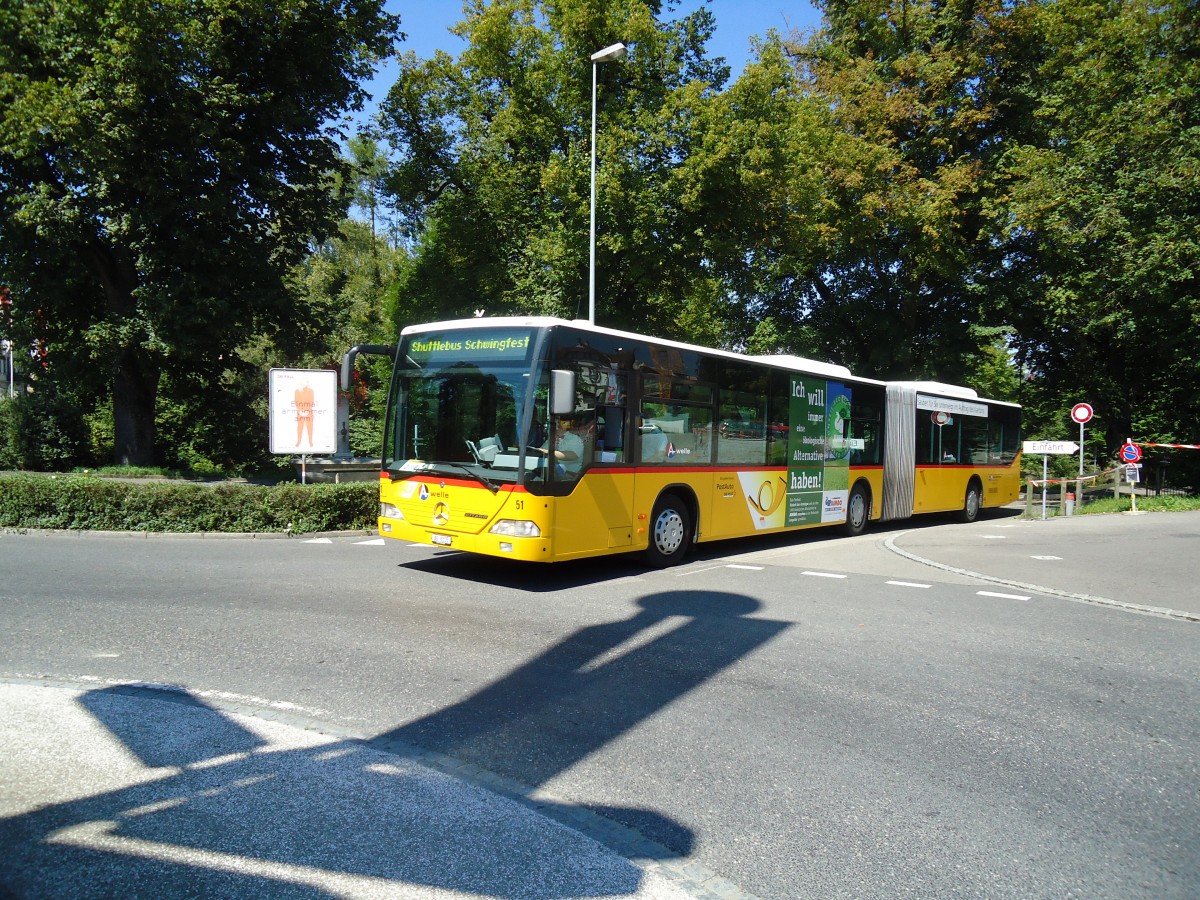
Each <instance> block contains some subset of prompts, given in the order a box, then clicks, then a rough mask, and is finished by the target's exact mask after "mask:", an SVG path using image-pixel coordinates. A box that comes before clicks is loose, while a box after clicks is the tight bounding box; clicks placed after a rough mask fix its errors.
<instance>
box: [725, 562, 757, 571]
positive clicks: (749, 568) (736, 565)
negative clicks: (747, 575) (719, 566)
mask: <svg viewBox="0 0 1200 900" xmlns="http://www.w3.org/2000/svg"><path fill="white" fill-rule="evenodd" d="M725 568H727V569H746V570H747V571H750V572H761V571H762V570H763V567H762V566H742V565H738V564H737V563H730V564H729V565H727V566H726V567H725Z"/></svg>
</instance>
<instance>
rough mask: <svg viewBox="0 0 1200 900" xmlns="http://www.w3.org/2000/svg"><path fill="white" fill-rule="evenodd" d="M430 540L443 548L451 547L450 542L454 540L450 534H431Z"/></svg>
mask: <svg viewBox="0 0 1200 900" xmlns="http://www.w3.org/2000/svg"><path fill="white" fill-rule="evenodd" d="M429 538H430V540H432V541H433V542H434V543H435V544H441V545H442V546H443V547H449V546H450V542H451V541H452V540H453V538H452V537H450V535H448V534H431V535H430V536H429Z"/></svg>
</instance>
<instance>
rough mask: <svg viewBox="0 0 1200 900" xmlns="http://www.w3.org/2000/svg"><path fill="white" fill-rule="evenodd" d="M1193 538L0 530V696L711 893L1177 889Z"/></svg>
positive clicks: (1195, 736)
mask: <svg viewBox="0 0 1200 900" xmlns="http://www.w3.org/2000/svg"><path fill="white" fill-rule="evenodd" d="M1197 538H1200V514H1194V513H1178V514H1163V515H1155V516H1143V517H1138V518H1136V519H1134V518H1127V517H1104V519H1103V520H1102V521H1101V520H1097V519H1095V518H1079V519H1075V520H1062V521H1060V520H1055V521H1051V522H1024V521H1020V520H1017V519H1014V518H1010V517H1003V516H1002V517H999V518H996V517H993V518H989V519H987V520H984V521H980V522H977V523H975V524H973V525H970V526H957V525H948V524H940V523H938V524H929V523H926V522H920V523H917V524H915V525H914V524H913V523H906V524H905V525H903V526H901V527H897V528H893V529H890V530H887V529H885V530H880V531H877V532H876V533H873V534H868V535H865V536H863V537H861V538H853V539H844V538H837V539H835V538H830V537H828V536H825V535H820V534H816V533H811V534H809V535H806V536H804V537H802V538H801V539H800V540H799V541H797V540H794V539H792V540H779V539H774V540H772V539H766V540H758V541H737V542H728V543H724V544H720V545H716V546H705V547H702V548H701V552H700V553H698V554H697V555H696V556H695V557H694V558H693V559H692V560H691V561H690V562H689V563H688V564H687V565H685V566H683V567H681V568H678V569H672V570H667V571H663V572H657V571H648V570H646V569H644V568H641V567H639V566H638V565H637V564H636V563H635V562H631V561H627V560H622V559H618V560H611V559H610V560H603V561H595V562H589V563H585V564H580V565H571V566H562V567H550V568H547V567H536V566H514V565H507V564H502V563H499V562H495V561H490V560H486V559H479V558H471V557H466V556H463V555H460V554H457V553H449V552H447V553H439V552H434V551H432V550H430V549H428V548H413V547H403V546H379V545H378V544H377V542H374V541H371V540H369V539H367V538H364V537H350V536H339V537H334V538H332V539H330V540H328V541H327V542H319V543H317V542H308V541H304V540H300V539H291V540H219V539H208V538H204V539H201V538H179V537H176V538H167V537H151V538H133V537H113V536H95V535H93V536H65V535H39V534H26V535H20V534H8V535H0V572H3V578H2V579H0V681H4V682H7V683H10V684H27V683H31V682H32V681H33V680H36V679H47V678H48V679H52V680H54V682H55V683H58V684H67V685H70V684H74V685H83V686H85V687H86V686H87V685H99V686H112V685H117V684H119V683H121V682H130V681H133V682H141V683H154V684H163V685H171V686H176V687H180V688H183V689H186V690H187V691H188V692H190V693H189V696H193V697H198V698H202V699H203V700H204V701H205V702H208V703H210V704H212V705H213V706H215V707H221V706H222V705H223V706H224V707H226V708H229V707H233V708H236V709H242V710H258V711H261V712H263V713H264V714H265V715H268V716H272V717H275V718H280V719H282V720H283V721H290V722H292V723H293V724H296V723H300V724H305V723H307V724H309V725H312V724H317V723H319V724H322V725H323V726H325V727H326V728H327V730H328V731H329V732H330V733H333V734H343V735H346V734H358V735H362V736H363V737H364V743H363V744H362V746H363V747H365V748H368V749H370V750H371V751H379V752H394V753H397V754H400V755H401V756H403V755H404V754H405V753H410V755H411V752H412V751H414V750H416V751H423V752H427V753H430V754H432V756H431V757H430V758H431V759H436V760H439V761H441V763H442V764H445V763H446V762H447V761H449V762H450V763H451V764H457V763H467V764H470V765H471V766H474V767H477V768H473V769H470V770H469V771H470V772H474V773H482V776H483V783H484V784H485V785H486V784H488V783H493V784H496V785H499V786H501V788H502V789H505V790H509V791H510V792H511V793H514V794H517V795H522V796H524V797H526V798H530V797H533V798H538V800H539V802H543V803H544V804H545V805H546V806H547V807H548V808H550V807H552V808H553V809H554V810H557V811H558V812H559V813H561V811H562V810H576V811H579V812H580V815H579V816H577V817H576V819H575V820H574V821H577V822H579V823H580V824H579V827H580V828H582V830H583V831H584V832H585V833H591V835H592V836H594V837H595V836H599V839H600V840H602V841H603V840H604V836H603V835H604V824H605V823H612V822H616V823H618V824H619V825H620V826H624V828H623V829H622V830H621V834H623V835H625V836H628V835H635V836H641V837H644V838H646V839H648V841H649V845H652V846H653V847H656V848H660V849H663V850H664V851H665V853H664V855H665V856H666V857H669V859H670V862H671V864H672V865H674V866H676V867H677V868H681V867H684V866H687V865H689V864H691V865H694V866H696V867H697V870H698V871H700V872H702V873H709V874H715V875H717V876H719V879H718V880H717V881H715V882H713V883H719V884H721V885H724V886H725V888H726V889H727V891H728V894H727V895H728V896H736V895H739V893H740V894H742V895H746V894H749V895H756V896H760V897H779V898H788V897H889V898H890V897H903V896H919V897H940V896H954V897H988V898H1004V897H1013V898H1017V897H1021V898H1028V897H1063V896H1089V897H1122V898H1131V897H1147V898H1150V897H1154V898H1162V897H1195V896H1198V895H1200V851H1197V849H1196V848H1197V847H1200V799H1198V797H1200V792H1198V791H1197V789H1196V777H1197V771H1198V769H1200V750H1198V748H1200V714H1198V712H1197V709H1196V704H1195V698H1196V696H1197V688H1198V686H1200V652H1198V651H1200V624H1198V623H1197V621H1196V619H1197V618H1200V606H1198V605H1197V600H1196V596H1197V593H1196V591H1195V588H1194V585H1195V581H1196V576H1197V574H1200V571H1198V567H1197V564H1196V562H1195V560H1196V559H1197V558H1198V557H1197V554H1196V548H1197V546H1200V545H1198V543H1197ZM902 554H906V555H902ZM921 560H927V561H931V562H936V563H939V565H940V567H933V566H931V565H928V564H926V563H925V562H922V561H921ZM978 575H984V576H987V579H981V578H979V577H977V576H978ZM988 579H990V580H988ZM1005 581H1007V584H1006V583H1004V582H1005ZM1037 586H1040V587H1043V588H1046V589H1047V590H1046V591H1044V592H1043V591H1035V590H1033V589H1032V588H1033V587H1037ZM289 717H290V718H289ZM488 779H493V781H492V782H489V781H488ZM477 780H478V779H477ZM3 821H4V820H0V822H3ZM0 871H2V869H0ZM455 887H456V889H459V890H460V891H462V892H463V893H465V894H466V895H468V896H469V895H471V894H476V895H485V894H486V895H491V894H490V893H489V891H491V889H490V888H485V887H483V886H479V887H475V888H472V887H471V885H470V884H469V883H465V884H464V883H463V882H461V881H460V882H456V883H455ZM464 888H465V890H464ZM610 893H617V894H620V893H622V891H612V892H610ZM401 895H403V894H401ZM512 895H513V896H520V895H521V894H519V893H514V894H512ZM547 895H548V896H569V895H572V894H571V893H570V891H567V892H566V893H563V892H557V893H556V892H554V891H550V892H549V893H548V894H547Z"/></svg>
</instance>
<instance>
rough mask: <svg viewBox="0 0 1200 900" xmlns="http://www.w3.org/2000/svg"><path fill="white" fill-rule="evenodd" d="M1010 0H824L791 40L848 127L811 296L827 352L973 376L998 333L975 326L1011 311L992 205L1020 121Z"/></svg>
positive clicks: (902, 368)
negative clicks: (1009, 132) (809, 28)
mask: <svg viewBox="0 0 1200 900" xmlns="http://www.w3.org/2000/svg"><path fill="white" fill-rule="evenodd" d="M1009 8H1010V5H1009V4H1006V3H1005V2H1003V0H978V2H971V3H939V2H932V0H825V2H824V3H822V9H823V12H824V15H825V26H824V28H822V29H821V31H820V32H818V33H817V34H816V35H815V36H814V37H813V38H811V39H810V40H808V41H807V42H805V43H803V44H799V45H796V46H793V47H792V52H793V53H794V54H795V56H796V59H797V64H798V67H799V72H800V75H801V76H802V77H803V78H804V80H805V83H806V85H807V89H808V90H809V91H810V92H811V97H812V98H813V99H818V100H820V102H821V104H822V105H823V106H824V107H825V108H827V109H828V110H829V112H830V115H831V117H832V121H833V125H834V127H835V128H836V130H837V132H838V134H839V137H838V140H837V142H836V144H833V145H831V146H832V147H833V151H834V152H831V153H829V154H827V155H826V156H825V158H824V159H823V163H824V166H825V169H826V171H825V182H824V184H825V189H824V191H823V192H822V194H821V196H820V197H819V198H818V201H817V202H818V203H819V204H820V205H821V207H823V208H824V210H825V214H824V215H823V216H822V217H821V221H820V223H819V224H820V228H821V235H820V244H819V246H820V249H821V255H822V258H821V259H820V260H819V262H818V266H817V269H818V271H817V273H816V277H815V278H812V279H810V280H808V281H806V282H805V283H804V284H803V288H804V293H803V296H802V297H801V301H802V303H801V307H800V308H801V309H802V311H803V319H804V321H806V322H807V323H808V324H810V325H811V326H812V328H813V329H815V330H816V332H817V333H818V335H819V340H820V343H821V348H820V349H821V350H823V351H824V353H823V355H826V356H829V357H832V358H836V359H838V360H839V361H842V362H844V363H845V364H847V365H849V366H850V368H851V369H854V370H856V371H860V372H863V373H864V374H872V375H875V376H877V377H914V376H917V377H938V378H941V379H943V380H947V381H960V380H962V379H964V378H965V377H966V376H967V374H968V372H969V367H968V366H967V365H966V363H967V361H968V360H969V359H970V358H971V356H972V355H973V354H975V353H976V352H977V351H979V350H980V349H981V348H983V347H987V346H989V338H988V337H987V336H986V334H985V332H982V331H978V330H975V329H973V327H972V326H979V325H982V326H1001V325H1004V324H1005V320H1004V315H1003V313H1004V312H1005V311H1006V309H1007V306H1006V304H1004V303H1003V302H1000V300H999V299H998V294H1001V293H1003V292H1004V291H1005V290H1006V288H1005V285H1004V283H1003V280H1002V279H998V278H996V277H995V275H996V272H997V271H998V269H999V267H1000V266H999V260H1000V258H1001V257H1000V255H999V248H998V247H996V246H995V245H994V244H993V243H992V242H991V240H990V236H989V234H988V233H987V231H986V229H985V227H984V225H985V219H984V210H985V204H986V203H987V201H988V199H989V197H990V196H991V194H990V177H991V176H990V173H991V172H992V170H993V169H994V167H995V164H996V163H995V160H996V157H997V154H998V151H999V148H1000V147H1001V146H1002V138H1003V135H1004V131H1005V123H1006V119H1005V112H1004V109H1005V108H1004V107H1002V106H1000V105H998V104H997V103H996V102H995V97H994V96H993V95H992V93H991V90H990V88H991V86H992V84H993V79H992V77H991V75H992V70H993V67H994V66H995V65H997V63H998V61H1000V60H1003V58H1004V54H1005V51H1006V45H1005V41H1006V39H1007V35H1008V31H1007V16H1008V10H1009ZM787 312H788V310H787V309H786V308H785V309H783V310H780V312H779V313H778V315H785V314H787Z"/></svg>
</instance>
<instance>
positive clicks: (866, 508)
mask: <svg viewBox="0 0 1200 900" xmlns="http://www.w3.org/2000/svg"><path fill="white" fill-rule="evenodd" d="M870 520H871V498H870V496H869V495H868V494H867V489H866V488H864V487H863V486H862V485H861V484H856V485H855V486H854V490H852V491H851V492H850V500H849V501H848V502H847V503H846V524H845V525H843V526H842V529H843V530H844V531H845V532H846V534H848V535H850V537H856V536H857V535H860V534H862V533H863V532H864V531H866V530H867V522H869V521H870Z"/></svg>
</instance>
